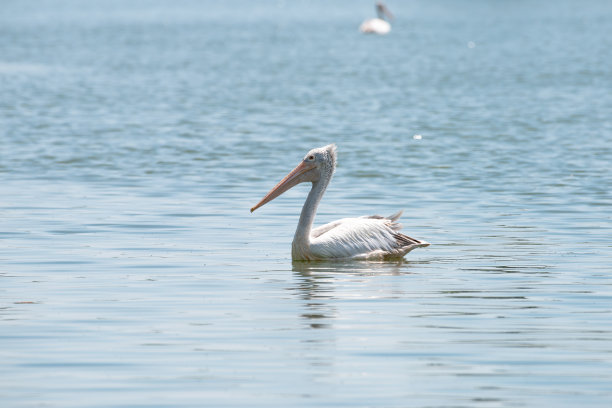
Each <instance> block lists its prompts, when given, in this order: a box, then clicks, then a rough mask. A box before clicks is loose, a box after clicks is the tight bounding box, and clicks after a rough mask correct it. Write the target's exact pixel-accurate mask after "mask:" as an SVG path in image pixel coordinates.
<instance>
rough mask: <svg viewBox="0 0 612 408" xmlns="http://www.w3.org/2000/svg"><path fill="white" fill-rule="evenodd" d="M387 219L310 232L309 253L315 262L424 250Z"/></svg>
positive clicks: (343, 221) (345, 221) (376, 217)
mask: <svg viewBox="0 0 612 408" xmlns="http://www.w3.org/2000/svg"><path fill="white" fill-rule="evenodd" d="M400 215H401V212H400V213H397V214H394V215H392V216H390V217H388V218H387V217H381V216H379V215H374V216H370V217H359V218H343V219H341V220H338V221H335V222H332V223H330V224H326V225H323V226H321V227H318V228H316V229H314V230H313V231H312V234H311V242H310V250H311V252H312V254H313V255H315V256H316V257H317V258H323V259H326V258H386V257H402V256H404V255H405V254H406V253H408V252H410V251H411V250H412V249H414V248H417V247H421V246H427V245H429V244H428V243H427V242H424V241H419V240H416V239H414V238H410V237H408V236H406V235H404V234H401V233H399V232H398V231H399V230H400V229H401V225H400V224H398V223H396V222H395V221H396V220H397V219H398V218H399V216H400Z"/></svg>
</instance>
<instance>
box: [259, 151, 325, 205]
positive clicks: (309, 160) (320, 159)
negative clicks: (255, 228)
mask: <svg viewBox="0 0 612 408" xmlns="http://www.w3.org/2000/svg"><path fill="white" fill-rule="evenodd" d="M335 168H336V145H335V144H330V145H327V146H323V147H318V148H316V149H312V150H311V151H309V152H308V153H306V156H304V159H302V161H301V162H300V164H298V165H297V166H296V167H295V168H294V169H293V170H291V172H290V173H289V174H287V175H286V176H285V178H283V179H282V180H281V181H279V183H278V184H277V185H276V186H274V188H272V190H270V191H269V192H268V194H266V195H265V197H264V198H262V199H261V201H260V202H258V203H257V204H256V205H255V206H254V207H253V208H251V212H253V211H255V210H256V209H258V208H259V207H261V206H262V205H264V204H266V203H268V202H270V201H272V200H274V199H275V198H276V197H278V196H279V195H281V194H283V193H284V192H285V191H287V190H289V189H290V188H292V187H294V186H296V185H298V184H300V183H305V182H311V183H313V184H314V183H317V182H318V181H319V180H321V179H322V178H324V179H326V180H329V179H331V176H332V175H333V173H334V169H335Z"/></svg>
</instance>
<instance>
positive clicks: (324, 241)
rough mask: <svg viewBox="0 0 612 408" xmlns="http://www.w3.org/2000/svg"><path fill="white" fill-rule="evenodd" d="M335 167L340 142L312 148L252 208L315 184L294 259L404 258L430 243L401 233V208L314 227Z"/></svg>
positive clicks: (297, 233) (301, 222)
mask: <svg viewBox="0 0 612 408" xmlns="http://www.w3.org/2000/svg"><path fill="white" fill-rule="evenodd" d="M335 169H336V145H334V144H330V145H327V146H324V147H319V148H316V149H312V150H311V151H309V152H308V153H307V154H306V156H305V157H304V159H303V160H302V161H301V162H300V164H298V165H297V167H296V168H295V169H293V170H292V171H291V172H290V173H289V174H287V176H285V178H283V179H282V180H281V181H280V182H279V183H278V184H277V185H276V186H274V188H272V190H270V192H268V194H266V195H265V196H264V198H262V199H261V201H260V202H259V203H257V204H256V205H255V206H254V207H253V208H251V212H253V211H255V210H256V209H258V208H259V207H261V206H262V205H264V204H266V203H268V202H270V201H272V200H273V199H275V198H276V197H278V196H279V195H281V194H282V193H284V192H285V191H287V190H289V189H290V188H292V187H294V186H296V185H297V184H299V183H305V182H310V183H312V188H311V189H310V193H308V197H307V198H306V202H305V203H304V207H303V208H302V213H301V214H300V220H299V222H298V226H297V229H296V231H295V236H294V237H293V244H292V247H291V257H292V258H293V260H302V261H312V260H324V259H393V258H400V259H401V258H402V257H403V256H404V255H406V254H407V253H408V252H410V251H412V250H413V249H415V248H419V247H426V246H428V245H429V243H427V242H425V241H422V240H418V239H414V238H410V237H408V236H406V235H404V234H401V233H400V232H399V230H400V229H401V228H402V226H401V225H400V224H398V223H397V222H396V221H397V220H398V219H399V217H400V216H401V211H400V212H398V213H396V214H393V215H391V216H389V217H381V216H379V215H373V216H364V217H358V218H343V219H341V220H338V221H334V222H331V223H329V224H325V225H322V226H320V227H317V228H313V223H314V218H315V214H316V211H317V207H318V206H319V202H320V201H321V198H322V197H323V194H324V193H325V190H326V189H327V186H328V185H329V182H330V181H331V178H332V176H333V174H334V170H335Z"/></svg>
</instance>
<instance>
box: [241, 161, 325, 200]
mask: <svg viewBox="0 0 612 408" xmlns="http://www.w3.org/2000/svg"><path fill="white" fill-rule="evenodd" d="M314 168H315V164H314V163H308V162H304V161H303V162H301V163H300V164H298V165H297V167H296V168H295V169H293V170H291V172H290V173H289V174H287V175H286V176H285V178H284V179H282V180H281V181H280V182H279V183H278V184H277V185H275V186H274V188H273V189H272V190H270V192H268V194H266V196H265V197H264V198H262V199H261V201H260V202H258V203H257V204H256V205H255V206H254V207H253V208H251V212H253V211H255V210H256V209H258V208H259V207H261V206H262V205H264V204H265V203H267V202H270V201H272V200H274V199H275V198H276V197H278V196H279V195H281V194H283V193H284V192H285V191H287V190H289V189H290V188H291V187H294V186H295V185H296V184H299V183H301V182H303V181H306V180H304V179H303V177H302V175H304V174H305V173H307V172H308V171H310V170H312V169H314Z"/></svg>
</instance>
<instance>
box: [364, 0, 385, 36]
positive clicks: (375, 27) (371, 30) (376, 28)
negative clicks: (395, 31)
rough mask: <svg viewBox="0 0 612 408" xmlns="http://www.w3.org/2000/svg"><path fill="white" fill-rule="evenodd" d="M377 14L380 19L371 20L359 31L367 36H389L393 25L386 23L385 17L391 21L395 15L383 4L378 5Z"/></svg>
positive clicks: (365, 22)
mask: <svg viewBox="0 0 612 408" xmlns="http://www.w3.org/2000/svg"><path fill="white" fill-rule="evenodd" d="M376 14H377V15H378V18H371V19H368V20H366V21H364V22H363V23H361V25H360V26H359V31H361V32H362V33H365V34H387V33H389V31H391V24H389V22H387V21H385V16H386V17H387V18H389V19H390V20H392V19H393V14H391V12H390V11H389V9H388V8H387V7H386V6H385V5H384V4H382V3H381V2H378V3H376Z"/></svg>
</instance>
